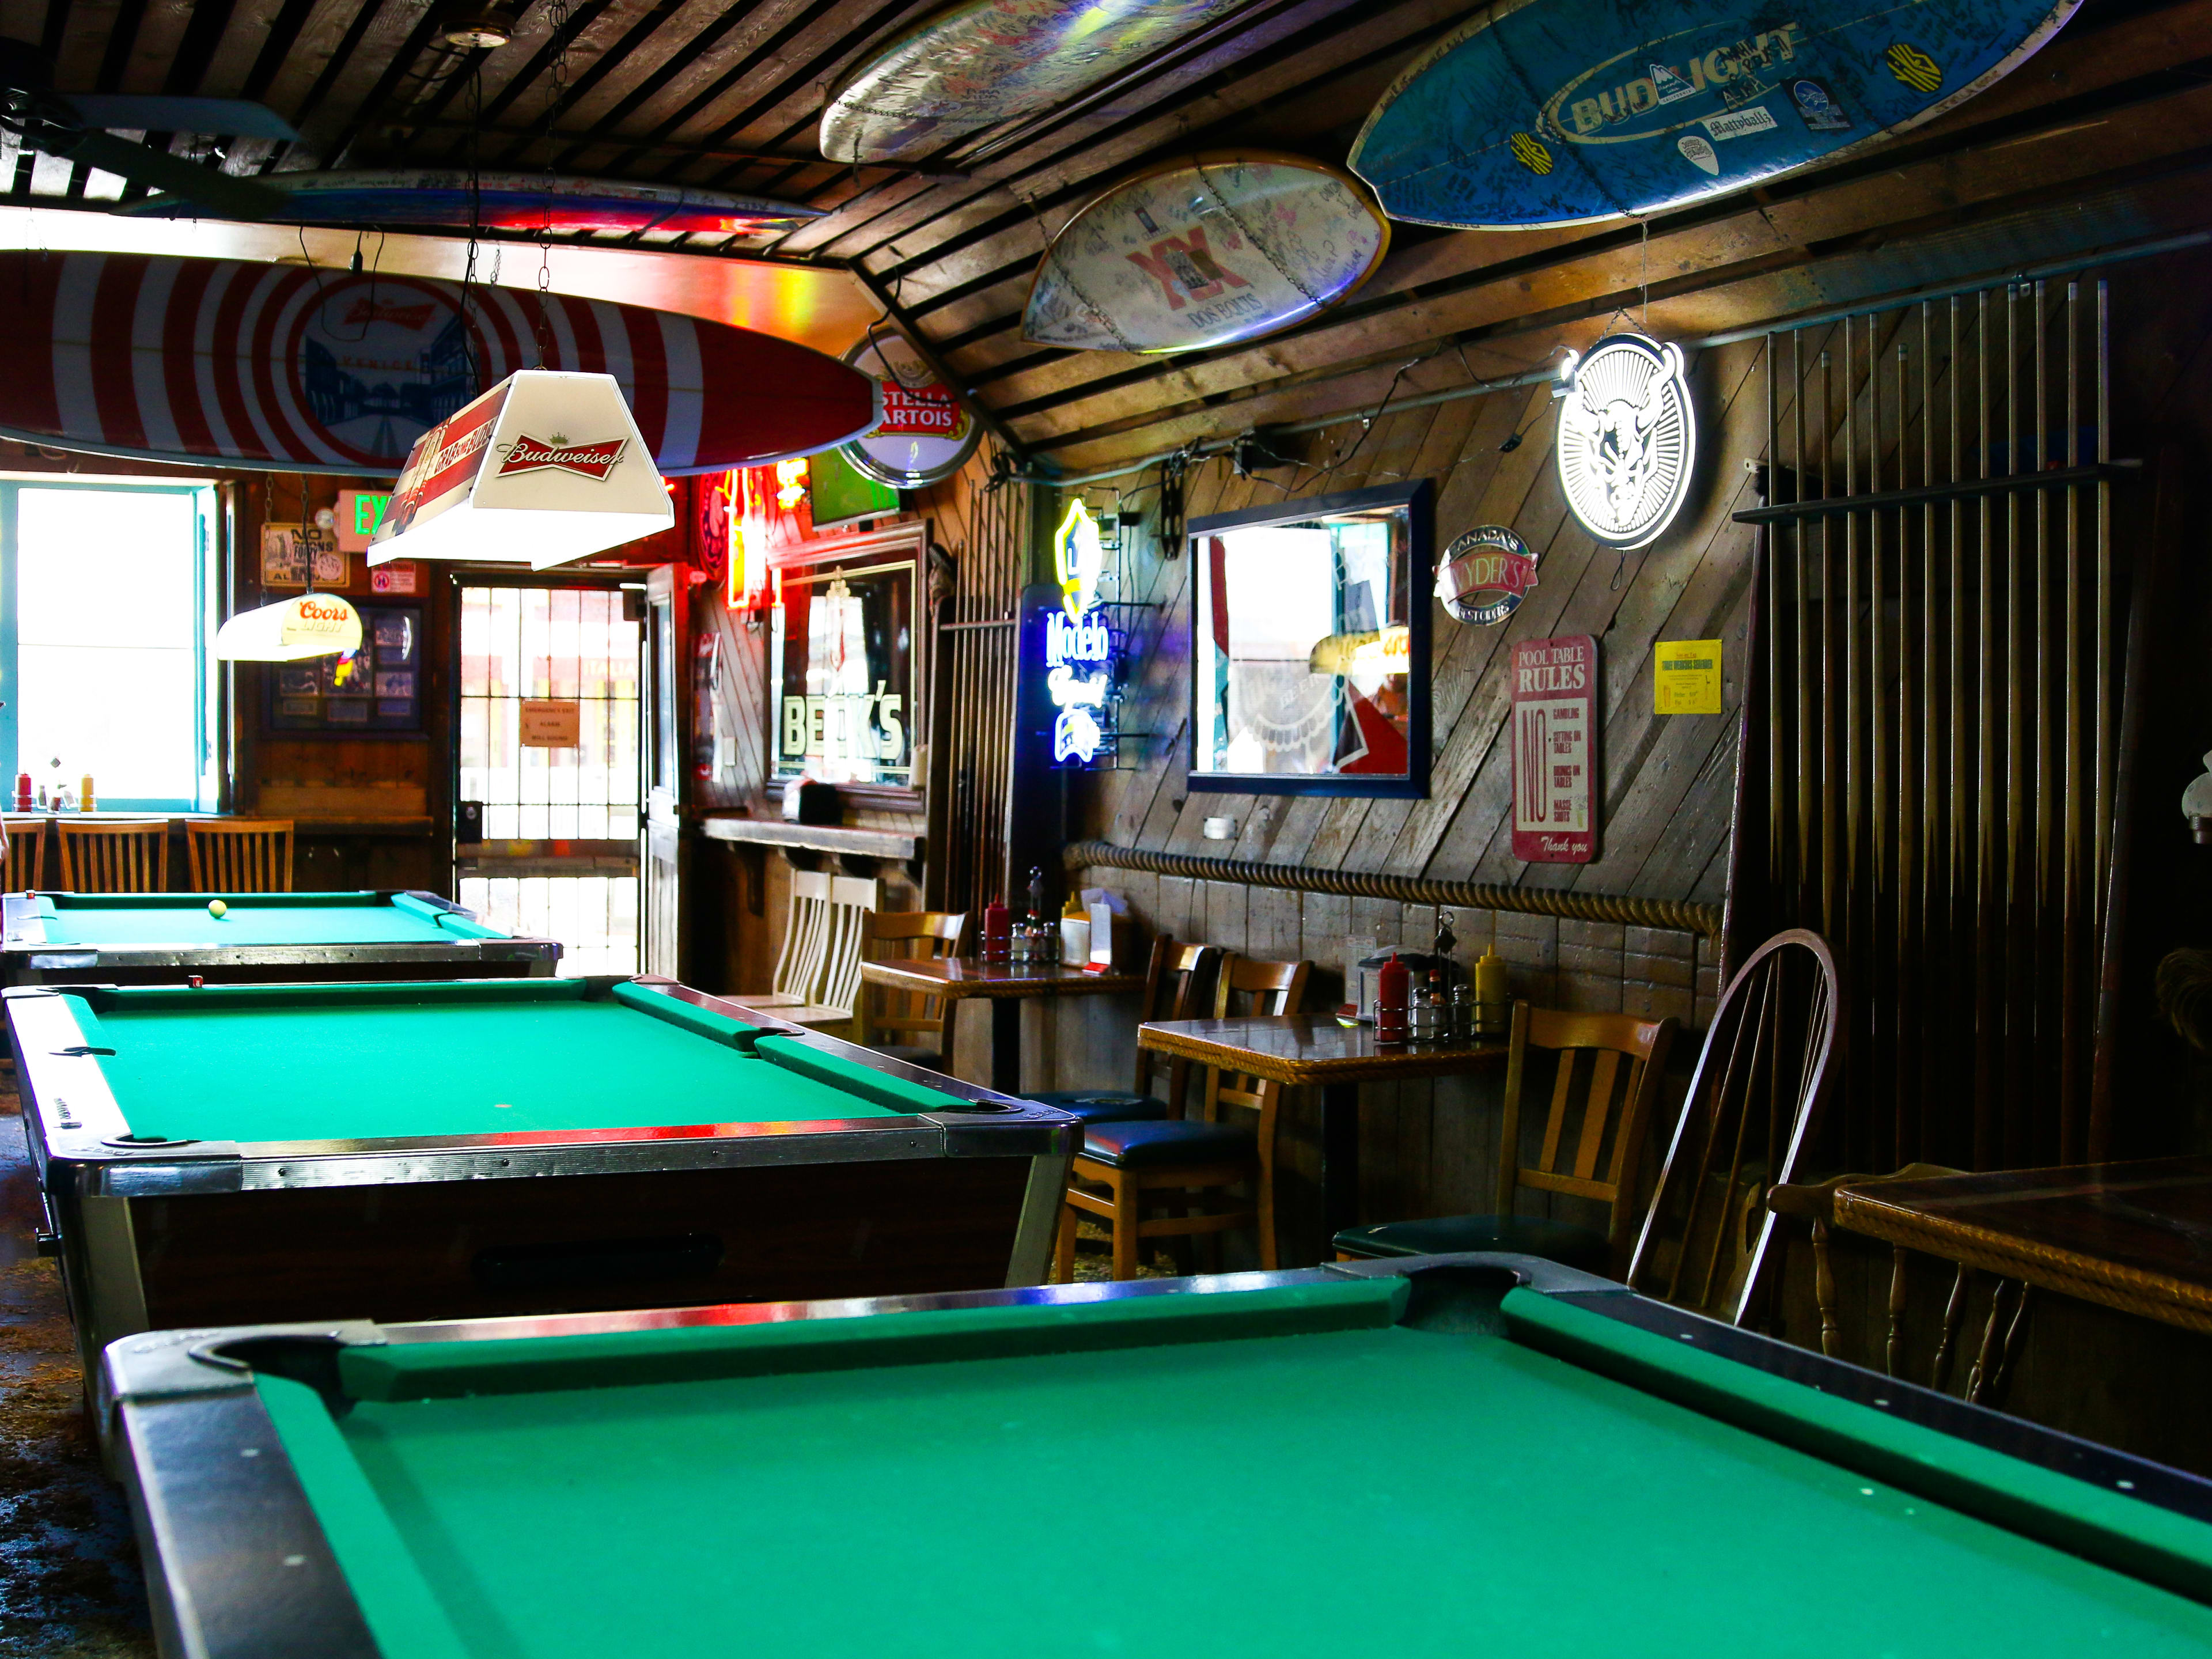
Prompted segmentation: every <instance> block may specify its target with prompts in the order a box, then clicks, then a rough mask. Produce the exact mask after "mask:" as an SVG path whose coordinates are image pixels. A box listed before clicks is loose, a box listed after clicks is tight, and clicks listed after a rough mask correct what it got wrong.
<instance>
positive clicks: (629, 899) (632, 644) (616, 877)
mask: <svg viewBox="0 0 2212 1659" xmlns="http://www.w3.org/2000/svg"><path fill="white" fill-rule="evenodd" d="M459 587H460V605H459V611H460V621H461V625H460V629H459V653H460V665H459V672H457V673H456V674H455V675H454V677H453V683H454V684H455V685H456V686H457V687H458V688H459V690H458V696H457V702H458V705H459V706H458V708H456V710H455V714H456V726H455V729H456V730H457V731H459V733H460V741H459V744H457V745H456V746H455V748H456V767H455V771H456V777H455V780H454V782H455V788H454V794H453V798H454V799H455V800H456V801H458V802H459V804H460V805H459V817H460V823H459V826H458V827H457V830H456V833H455V836H454V842H455V846H454V866H453V876H454V881H455V884H456V885H455V891H456V893H457V894H458V895H459V899H460V902H461V903H462V904H464V905H465V906H466V907H467V908H470V909H471V910H474V911H476V912H477V914H478V915H481V916H483V919H484V920H485V921H488V922H489V923H490V924H491V925H492V926H494V927H501V928H504V929H507V930H509V931H511V932H513V933H526V934H532V935H535V936H537V937H540V938H545V939H558V940H559V941H560V942H561V944H562V946H563V947H564V949H563V953H562V959H561V971H562V973H563V974H569V975H578V974H634V973H636V972H638V971H639V969H641V966H642V965H643V953H642V944H643V940H642V939H641V930H640V927H639V918H640V908H641V907H640V902H639V900H640V893H639V885H640V884H639V852H638V843H639V835H640V830H641V823H640V819H639V811H638V808H639V793H640V785H641V781H642V778H643V773H644V768H643V749H644V744H643V742H642V738H643V736H644V714H643V708H644V705H643V703H642V702H641V698H640V696H639V690H640V685H641V679H642V678H643V669H644V654H645V653H644V646H645V628H644V623H643V621H642V617H641V611H642V606H641V605H640V603H639V599H640V597H641V596H640V595H639V593H638V592H637V590H636V589H635V587H632V588H630V589H629V590H628V591H627V592H625V590H624V589H623V587H622V586H619V585H617V584H615V583H611V582H607V583H592V584H587V583H582V582H544V581H531V580H527V579H525V580H519V581H512V582H510V581H506V580H501V579H500V578H496V577H471V578H469V579H467V580H464V581H462V582H460V583H459Z"/></svg>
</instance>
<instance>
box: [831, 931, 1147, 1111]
mask: <svg viewBox="0 0 2212 1659" xmlns="http://www.w3.org/2000/svg"><path fill="white" fill-rule="evenodd" d="M860 977H861V979H862V980H863V981H866V983H868V984H870V985H880V986H882V987H884V988H885V989H886V990H892V991H906V992H909V993H911V994H915V995H918V996H925V997H942V998H944V999H945V1000H946V1001H948V1002H952V1003H958V1002H963V1001H965V1000H968V999H969V998H981V1000H984V1001H986V1002H987V1003H989V1004H990V1006H991V1077H990V1086H991V1087H992V1088H993V1089H994V1090H996V1091H998V1092H999V1093H1000V1094H1002V1095H1018V1094H1019V1093H1021V1091H1022V1004H1023V1003H1024V1001H1027V1000H1030V999H1032V998H1036V997H1085V996H1090V997H1096V996H1113V995H1116V994H1121V993H1128V992H1137V991H1141V990H1143V989H1144V988H1145V976H1144V975H1142V974H1130V973H1123V972H1121V971H1120V970H1119V969H1108V970H1103V971H1101V972H1098V973H1092V972H1091V971H1090V970H1089V969H1085V968H1084V967H1081V966H1079V965H1078V964H1076V963H1066V962H1048V963H1008V962H986V961H984V960H983V959H982V958H981V957H887V958H885V959H884V960H882V961H877V962H863V963H861V964H860ZM951 1042H952V1020H951V1013H950V1012H947V1014H946V1017H945V1064H946V1065H947V1066H950V1065H951V1062H952V1054H951Z"/></svg>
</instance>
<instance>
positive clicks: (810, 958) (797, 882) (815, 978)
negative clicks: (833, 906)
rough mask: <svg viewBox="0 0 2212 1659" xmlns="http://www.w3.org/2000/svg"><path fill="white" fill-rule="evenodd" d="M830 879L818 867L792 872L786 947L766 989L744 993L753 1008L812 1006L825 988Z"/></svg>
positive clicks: (785, 934)
mask: <svg viewBox="0 0 2212 1659" xmlns="http://www.w3.org/2000/svg"><path fill="white" fill-rule="evenodd" d="M829 881H830V878H829V877H828V876H827V875H824V874H823V872H820V871H818V870H794V871H793V872H791V908H790V910H789V911H788V912H787V914H786V915H785V917H784V923H783V949H782V950H781V951H780V952H778V953H777V956H776V958H775V975H774V977H773V978H772V979H771V981H769V983H770V986H771V987H772V988H770V989H769V990H766V991H754V992H750V993H740V994H739V995H738V998H737V1000H738V1001H739V1002H742V1003H744V1005H745V1006H747V1007H749V1008H806V1007H811V1006H813V1005H814V1001H815V994H816V993H817V991H819V990H820V989H821V988H822V965H823V961H824V960H825V952H826V951H827V949H828V945H829Z"/></svg>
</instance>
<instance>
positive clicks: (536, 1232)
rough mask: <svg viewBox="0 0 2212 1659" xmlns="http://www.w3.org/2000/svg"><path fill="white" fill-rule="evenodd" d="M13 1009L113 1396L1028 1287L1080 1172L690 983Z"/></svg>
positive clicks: (154, 999) (33, 1103) (600, 981)
mask: <svg viewBox="0 0 2212 1659" xmlns="http://www.w3.org/2000/svg"><path fill="white" fill-rule="evenodd" d="M0 1003H4V1006H5V1009H6V1014H7V1020H8V1025H9V1030H10V1031H11V1033H12V1034H13V1036H14V1039H15V1053H16V1056H17V1069H18V1074H19V1081H20V1085H21V1090H22V1097H23V1109H24V1118H25V1127H26V1129H27V1139H28V1140H29V1143H30V1148H31V1155H32V1158H33V1163H34V1164H35V1165H36V1167H37V1170H38V1172H39V1176H40V1187H41V1192H42V1196H43V1198H44V1200H45V1202H46V1217H47V1225H46V1233H45V1235H44V1237H42V1240H41V1243H42V1244H43V1245H44V1247H45V1248H46V1249H48V1250H49V1251H50V1252H51V1253H52V1254H55V1255H58V1256H59V1257H60V1259H61V1266H62V1273H63V1278H64V1284H65V1286H66V1289H67V1291H68V1293H69V1299H70V1310H71V1312H72V1313H73V1314H74V1315H75V1316H76V1322H77V1333H78V1340H79V1342H80V1343H81V1345H82V1346H83V1349H84V1352H85V1355H86V1358H87V1362H88V1364H87V1371H86V1375H87V1376H94V1375H95V1374H96V1372H97V1360H98V1356H99V1352H100V1346H102V1345H104V1344H106V1343H107V1342H110V1341H112V1340H114V1339H115V1338H117V1337H118V1336H122V1335H125V1334H128V1333H130V1332H131V1331H137V1330H148V1329H159V1328H164V1327H170V1326H184V1325H229V1324H239V1323H246V1322H254V1323H258V1322H264V1321H269V1320H295V1319H324V1318H333V1317H337V1318H371V1319H420V1318H430V1317H447V1316H470V1315H499V1314H520V1313H537V1312H544V1311H550V1310H583V1309H599V1308H628V1307H635V1306H645V1305H665V1304H673V1303H696V1302H720V1301H754V1300H760V1299H763V1298H779V1299H780V1298H786V1297H819V1296H852V1295H878V1294H887V1293H896V1292H909V1291H950V1290H971V1289H980V1288H988V1287H992V1286H1000V1285H1010V1284H1011V1285H1020V1284H1034V1283H1036V1281H1037V1280H1039V1279H1042V1277H1043V1276H1044V1271H1045V1266H1046V1256H1047V1252H1048V1248H1049V1246H1050V1243H1051V1240H1052V1230H1053V1225H1054V1222H1055V1220H1056V1219H1057V1218H1058V1215H1059V1210H1060V1195H1061V1193H1062V1191H1063V1190H1064V1188H1065V1185H1066V1173H1067V1164H1068V1159H1069V1157H1070V1155H1071V1151H1072V1147H1073V1131H1074V1123H1073V1119H1070V1118H1068V1117H1067V1116H1066V1115H1065V1114H1063V1113H1060V1112H1056V1111H1053V1110H1051V1109H1048V1108H1044V1107H1040V1106H1036V1105H1034V1104H1031V1103H1028V1102H1024V1101H1018V1100H1011V1099H1008V1098H1006V1097H1003V1096H1000V1095H994V1094H992V1093H991V1092H990V1091H988V1090H985V1089H979V1088H976V1087H975V1086H973V1085H969V1084H963V1083H960V1082H957V1081H956V1080H954V1079H951V1078H946V1077H940V1076H939V1075H938V1074H937V1073H933V1072H926V1071H923V1070H921V1068H919V1067H916V1066H907V1065H903V1064H902V1063H900V1062H898V1061H896V1060H888V1059H885V1058H884V1057H882V1056H880V1055H877V1054H871V1053H870V1052H868V1051H867V1050H866V1049H864V1048H855V1047H854V1045H852V1044H851V1043H848V1042H839V1041H837V1040H836V1039H835V1038H832V1037H827V1036H817V1035H815V1034H813V1033H811V1032H806V1031H802V1030H798V1029H797V1028H794V1027H780V1026H779V1025H778V1024H776V1022H775V1020H774V1019H773V1018H770V1017H769V1016H766V1015H761V1014H756V1013H754V1012H751V1011H750V1010H747V1009H744V1008H742V1007H739V1006H737V1005H735V1004H732V1003H727V1002H724V1001H722V1000H720V999H718V998H714V997H710V996H707V995H704V994H701V993H699V992H696V991H693V990H691V989H690V988H688V987H684V986H680V985H678V984H675V983H673V982H672V981H666V980H658V979H641V980H620V979H609V978H595V979H508V980H456V981H438V982H399V983H392V984H362V985H258V986H236V985H234V986H220V987H217V986H208V987H203V988H200V989H197V990H193V989H188V988H186V987H180V986H169V987H158V986H127V987H112V986H77V987H68V988H65V989H50V988H44V987H20V986H19V987H11V988H9V990H7V991H6V992H5V993H0Z"/></svg>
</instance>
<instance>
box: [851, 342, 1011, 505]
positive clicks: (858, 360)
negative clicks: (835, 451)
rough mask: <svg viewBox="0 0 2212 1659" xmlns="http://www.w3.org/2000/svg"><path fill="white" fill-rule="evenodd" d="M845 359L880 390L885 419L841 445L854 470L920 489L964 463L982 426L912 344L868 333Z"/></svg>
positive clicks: (900, 486)
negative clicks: (869, 378) (875, 381)
mask: <svg viewBox="0 0 2212 1659" xmlns="http://www.w3.org/2000/svg"><path fill="white" fill-rule="evenodd" d="M845 361H846V362H848V363H850V364H852V366H853V367H854V368H857V369H859V370H860V372H861V373H862V374H872V375H873V376H874V377H875V379H876V380H877V382H878V384H879V385H880V386H882V387H883V389H884V417H883V419H882V420H880V421H878V422H877V423H876V424H875V425H874V426H872V427H871V428H869V429H868V430H867V431H866V432H864V433H863V434H861V435H860V436H859V437H857V438H855V439H854V440H853V441H851V442H850V443H848V444H847V445H846V446H845V447H844V451H843V453H844V456H845V459H846V460H847V461H848V463H849V464H850V465H851V466H852V468H853V470H854V471H855V472H858V473H859V474H860V476H861V477H864V478H872V479H873V480H874V481H875V482H876V483H880V484H890V485H891V486H892V487H893V488H894V489H921V487H922V486H923V485H924V484H933V483H936V482H937V481H938V480H939V479H940V478H947V477H951V475H952V474H954V473H955V472H957V471H959V470H960V469H961V468H962V467H963V466H964V465H967V461H968V458H969V456H970V455H972V454H974V453H975V446H976V445H977V444H978V443H979V442H981V441H982V436H983V432H982V428H981V427H979V426H978V425H976V423H975V416H972V415H970V414H969V412H968V410H967V409H966V408H965V406H963V404H962V403H961V402H960V400H959V399H958V398H956V397H954V396H953V395H952V392H951V388H949V387H948V386H945V383H944V382H943V381H942V380H939V379H938V378H937V375H936V374H935V373H934V372H933V371H932V370H931V368H930V367H929V365H928V364H927V363H926V362H923V361H922V359H921V354H920V353H919V352H917V351H915V349H914V347H913V346H912V345H910V344H908V343H907V342H906V341H905V340H902V339H901V338H900V337H898V336H897V335H896V334H876V333H871V334H870V335H869V336H868V337H866V339H864V340H862V341H861V342H860V344H858V345H856V346H854V348H853V349H851V350H850V351H848V352H847V353H846V354H845Z"/></svg>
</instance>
